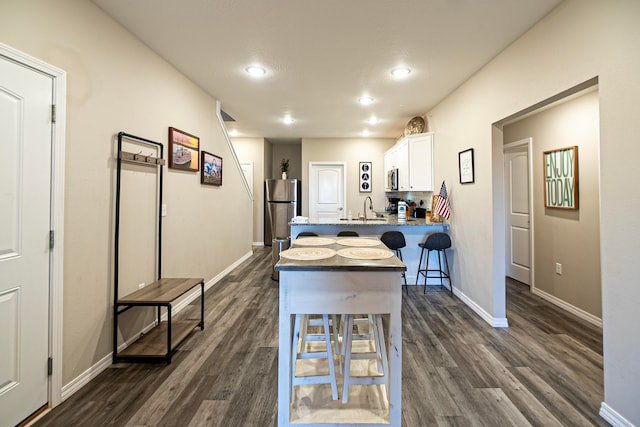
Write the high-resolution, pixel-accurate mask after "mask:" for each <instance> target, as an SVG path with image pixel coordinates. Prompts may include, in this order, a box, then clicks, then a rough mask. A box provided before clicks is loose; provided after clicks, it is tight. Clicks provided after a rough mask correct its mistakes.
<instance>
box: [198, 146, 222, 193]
mask: <svg viewBox="0 0 640 427" xmlns="http://www.w3.org/2000/svg"><path fill="white" fill-rule="evenodd" d="M200 154H201V162H202V168H201V172H200V183H202V184H205V185H222V157H219V156H216V155H215V154H211V153H207V152H206V151H204V150H202V152H201V153H200Z"/></svg>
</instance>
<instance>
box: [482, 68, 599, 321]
mask: <svg viewBox="0 0 640 427" xmlns="http://www.w3.org/2000/svg"><path fill="white" fill-rule="evenodd" d="M597 88H598V79H597V78H594V79H591V80H589V81H587V82H584V83H583V84H581V85H578V86H576V87H574V88H571V89H569V90H567V91H564V92H562V93H560V94H558V95H556V96H554V97H552V98H549V99H548V100H545V101H543V102H541V103H538V104H536V105H534V106H532V107H530V108H527V109H526V110H524V111H522V112H519V113H516V114H514V115H512V116H510V117H508V118H506V119H504V120H502V121H500V122H497V123H495V124H494V138H493V143H494V159H493V162H494V163H493V164H494V167H496V168H497V167H500V168H501V169H502V170H503V171H504V173H503V174H502V180H503V181H502V182H501V183H497V182H496V183H495V185H494V196H496V197H499V198H500V199H501V201H502V203H503V209H501V211H502V215H497V216H496V217H495V220H496V222H495V223H494V225H495V226H496V227H501V228H502V230H504V236H503V239H502V242H503V243H504V244H502V245H500V244H498V243H501V242H500V240H496V245H495V247H494V250H497V251H498V252H495V253H494V256H495V257H496V258H495V265H496V266H497V267H498V268H500V269H501V270H503V271H504V277H511V278H513V279H516V280H518V281H519V282H522V283H525V284H526V283H527V281H526V279H527V278H528V279H529V280H530V283H529V284H530V290H531V292H532V293H534V294H536V295H538V296H540V297H542V298H544V299H546V300H548V301H549V302H551V303H553V304H555V305H557V306H559V307H561V308H563V309H564V310H566V311H569V312H571V313H572V314H574V315H576V316H578V317H580V318H581V319H583V320H586V321H588V322H589V323H592V324H594V325H598V326H600V327H601V326H602V320H601V319H602V300H601V271H600V261H601V260H600V182H599V175H600V172H599V170H600V161H599V151H600V147H599V126H598V123H599V100H598V91H597ZM526 141H529V142H526ZM527 144H528V145H529V148H528V149H524V148H523V146H525V145H527ZM572 146H577V147H579V150H578V153H579V157H578V158H577V165H578V167H577V172H578V176H577V183H578V194H579V195H580V197H579V200H580V204H578V206H577V208H576V209H558V208H550V207H548V206H547V205H546V204H545V203H544V191H545V183H546V182H547V180H546V179H545V176H546V175H547V172H548V170H546V169H545V167H544V164H543V153H544V152H545V151H549V150H556V149H562V148H564V147H572ZM518 151H520V152H519V153H518ZM527 157H528V158H527ZM514 168H515V169H520V170H521V172H523V173H522V175H521V176H522V177H524V178H518V177H517V176H515V177H514V175H513V172H514ZM527 168H528V169H529V171H528V172H526V169H527ZM494 176H496V175H494ZM578 177H579V178H578ZM523 179H528V180H529V184H528V185H527V183H526V182H525V181H523ZM513 185H516V186H520V190H517V191H514V188H513ZM527 190H529V192H530V194H529V195H528V197H527V195H526V194H524V193H526V191H527ZM514 202H515V204H516V205H518V206H516V208H517V209H514V206H513V204H514ZM527 202H528V203H527ZM527 205H528V206H527ZM514 210H515V211H517V212H515V213H517V215H515V214H514V212H513V211H514ZM523 213H527V214H528V215H529V221H530V222H529V225H530V227H528V229H527V227H526V225H527V215H524V214H523ZM527 234H528V235H529V236H530V238H529V240H528V242H527V239H526V236H527ZM527 243H528V244H527ZM527 248H528V249H529V251H528V252H527ZM534 260H535V263H534ZM527 262H528V263H529V268H530V270H529V274H528V275H527V274H526V269H525V268H522V267H524V266H526V264H527ZM498 263H500V264H501V265H499V266H498ZM514 266H515V268H514ZM496 271H500V270H496ZM497 277H498V276H496V278H497ZM496 292H497V293H498V292H499V293H500V294H501V293H502V291H500V290H498V287H497V286H496ZM497 293H496V298H500V295H498V294H497Z"/></svg>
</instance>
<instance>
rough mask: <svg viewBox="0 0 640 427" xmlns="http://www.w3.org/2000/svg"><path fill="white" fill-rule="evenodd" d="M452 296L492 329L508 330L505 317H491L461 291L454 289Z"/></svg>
mask: <svg viewBox="0 0 640 427" xmlns="http://www.w3.org/2000/svg"><path fill="white" fill-rule="evenodd" d="M453 294H454V295H455V296H457V297H458V298H460V300H462V302H463V303H465V304H466V305H467V306H469V308H471V310H473V311H475V313H476V314H477V315H478V316H480V317H481V318H482V319H483V320H484V321H485V322H487V323H488V324H490V325H491V326H492V327H493V328H508V327H509V322H508V321H507V318H506V317H493V316H492V315H490V314H489V313H488V312H487V311H486V310H485V309H484V308H482V307H480V306H479V305H478V304H477V303H476V302H475V301H474V300H472V299H471V298H469V297H468V296H467V295H465V294H464V293H463V292H462V291H461V290H459V289H458V288H456V287H454V288H453Z"/></svg>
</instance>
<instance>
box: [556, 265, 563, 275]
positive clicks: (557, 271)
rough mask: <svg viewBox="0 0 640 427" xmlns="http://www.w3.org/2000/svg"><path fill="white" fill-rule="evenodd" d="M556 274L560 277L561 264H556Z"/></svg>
mask: <svg viewBox="0 0 640 427" xmlns="http://www.w3.org/2000/svg"><path fill="white" fill-rule="evenodd" d="M556 274H559V275H562V264H560V263H559V262H556Z"/></svg>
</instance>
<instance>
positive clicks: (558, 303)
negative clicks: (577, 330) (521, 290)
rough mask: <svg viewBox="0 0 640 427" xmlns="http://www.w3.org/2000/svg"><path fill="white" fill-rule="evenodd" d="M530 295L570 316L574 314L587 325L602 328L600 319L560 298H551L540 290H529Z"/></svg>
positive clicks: (551, 296)
mask: <svg viewBox="0 0 640 427" xmlns="http://www.w3.org/2000/svg"><path fill="white" fill-rule="evenodd" d="M531 293H532V294H534V295H537V296H539V297H540V298H542V299H545V300H547V301H549V302H550V303H551V304H553V305H555V306H558V307H560V308H562V309H564V310H566V311H568V312H569V313H571V314H574V315H576V316H578V317H579V318H581V319H582V320H585V321H587V322H589V323H591V324H592V325H595V326H598V327H600V328H602V319H600V318H599V317H596V316H594V315H593V314H591V313H587V312H586V311H584V310H583V309H581V308H578V307H576V306H574V305H571V304H569V303H568V302H566V301H564V300H561V299H560V298H558V297H556V296H553V295H551V294H549V293H547V292H545V291H542V290H540V288H531Z"/></svg>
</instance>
